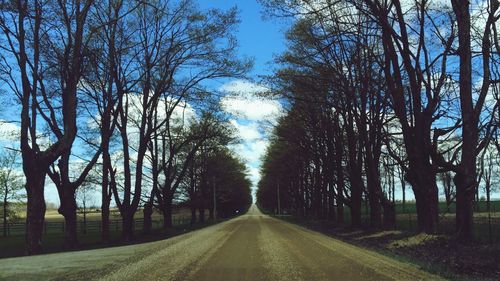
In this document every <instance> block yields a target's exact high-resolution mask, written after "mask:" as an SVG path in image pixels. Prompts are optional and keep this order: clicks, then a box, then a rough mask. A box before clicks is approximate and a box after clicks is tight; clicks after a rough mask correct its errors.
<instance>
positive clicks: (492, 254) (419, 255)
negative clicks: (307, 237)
mask: <svg viewBox="0 0 500 281" xmlns="http://www.w3.org/2000/svg"><path fill="white" fill-rule="evenodd" d="M281 219H283V220H286V221H288V222H291V223H294V224H298V225H301V226H304V227H306V228H308V229H312V230H315V231H319V232H321V233H323V234H326V235H328V236H331V237H334V238H337V239H340V240H342V241H344V242H347V243H350V244H353V245H356V246H360V247H363V248H367V249H371V250H374V251H377V252H378V253H381V254H383V255H385V256H389V257H391V258H394V259H396V260H401V261H405V262H409V263H413V264H416V265H418V266H420V267H421V268H423V269H425V270H426V271H429V272H432V273H434V274H439V275H441V276H443V277H444V278H448V279H451V280H500V245H499V244H489V243H485V242H474V243H472V244H469V245H460V244H459V243H457V242H456V241H455V240H454V239H453V238H451V237H449V236H444V235H426V234H414V233H409V232H403V231H397V230H392V231H378V232H373V231H368V230H355V231H354V230H352V229H350V228H347V227H338V226H335V225H333V224H331V223H325V222H311V221H309V222H306V221H298V220H296V219H293V218H290V217H288V218H287V217H285V218H281Z"/></svg>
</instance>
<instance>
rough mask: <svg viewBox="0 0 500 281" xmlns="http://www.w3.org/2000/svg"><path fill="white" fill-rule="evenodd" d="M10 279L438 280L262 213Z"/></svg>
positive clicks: (34, 264)
mask: <svg viewBox="0 0 500 281" xmlns="http://www.w3.org/2000/svg"><path fill="white" fill-rule="evenodd" d="M0 279H5V280H22V279H24V280H54V279H55V280H67V279H69V280H91V279H99V280H210V281H218V280H221V281H222V280H224V281H226V280H249V281H258V280H286V281H292V280H341V281H344V280H376V281H381V280H439V278H438V277H437V276H433V275H431V274H429V273H426V272H424V271H421V270H419V269H418V268H417V267H415V266H413V265H410V264H406V263H402V262H399V261H395V260H393V259H390V258H387V257H385V256H382V255H379V254H376V253H374V252H371V251H368V250H364V249H361V248H358V247H355V246H352V245H349V244H346V243H343V242H341V241H338V240H336V239H332V238H330V237H327V236H325V235H322V234H320V233H317V232H313V231H310V230H307V229H304V228H302V227H299V226H296V225H293V224H289V223H286V222H283V221H280V220H277V219H274V218H271V217H269V216H266V215H263V214H262V213H260V212H259V210H258V209H257V208H256V207H252V208H251V209H250V211H249V212H248V214H246V215H243V216H240V217H238V218H236V219H233V220H230V221H227V222H224V223H220V224H218V225H214V226H210V227H207V228H204V229H201V230H198V231H194V232H191V233H188V234H185V235H181V236H177V237H174V238H171V239H167V240H164V241H158V242H153V243H147V244H142V245H133V246H125V247H117V248H111V249H99V250H91V251H81V252H74V253H62V254H51V255H44V256H34V257H23V258H12V259H4V260H0Z"/></svg>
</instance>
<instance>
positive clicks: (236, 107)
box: [220, 80, 282, 121]
mask: <svg viewBox="0 0 500 281" xmlns="http://www.w3.org/2000/svg"><path fill="white" fill-rule="evenodd" d="M220 90H221V91H223V92H225V93H226V94H227V95H226V96H225V97H224V98H222V100H221V104H222V107H223V108H224V110H225V111H227V112H229V113H231V114H233V115H234V116H237V117H240V118H244V119H247V120H250V121H263V120H266V119H269V118H277V117H278V116H279V115H280V114H281V113H282V107H281V104H280V103H279V102H278V101H276V100H273V99H269V98H264V97H262V96H261V95H260V94H262V93H264V92H266V91H268V90H269V89H268V88H266V87H265V86H262V85H259V84H255V83H252V82H249V81H245V80H235V81H232V82H229V83H226V84H224V85H223V86H222V87H221V88H220Z"/></svg>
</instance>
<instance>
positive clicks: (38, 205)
mask: <svg viewBox="0 0 500 281" xmlns="http://www.w3.org/2000/svg"><path fill="white" fill-rule="evenodd" d="M25 174H26V193H27V196H28V206H27V214H26V254H28V255H36V254H41V253H42V233H43V226H44V220H45V210H46V206H45V196H44V189H45V175H46V174H45V173H42V172H39V171H32V172H31V173H26V170H25Z"/></svg>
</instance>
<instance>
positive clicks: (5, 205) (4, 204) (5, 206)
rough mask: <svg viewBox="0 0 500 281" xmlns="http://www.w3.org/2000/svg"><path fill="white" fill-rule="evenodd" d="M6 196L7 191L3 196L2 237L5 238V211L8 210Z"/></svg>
mask: <svg viewBox="0 0 500 281" xmlns="http://www.w3.org/2000/svg"><path fill="white" fill-rule="evenodd" d="M7 195H8V192H7V190H5V195H4V198H3V237H7V210H8V207H7V204H8V200H7Z"/></svg>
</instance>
